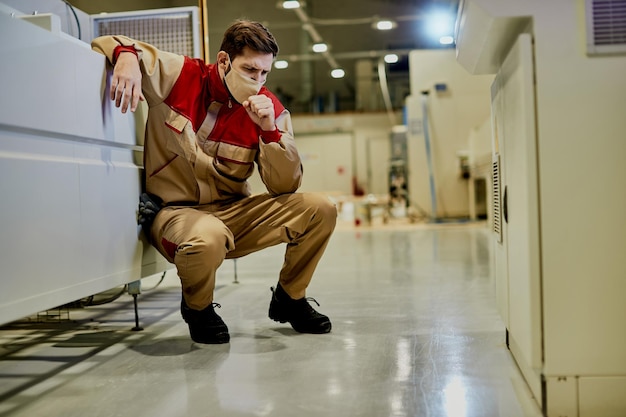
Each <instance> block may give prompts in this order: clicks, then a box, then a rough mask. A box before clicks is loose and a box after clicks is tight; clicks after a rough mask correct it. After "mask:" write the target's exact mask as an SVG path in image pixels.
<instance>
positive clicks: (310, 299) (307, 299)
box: [218, 287, 321, 307]
mask: <svg viewBox="0 0 626 417" xmlns="http://www.w3.org/2000/svg"><path fill="white" fill-rule="evenodd" d="M270 290H271V291H272V294H273V295H274V296H276V289H275V288H274V287H270ZM305 300H306V301H313V302H314V303H315V304H317V306H318V307H321V306H320V303H318V302H317V300H316V299H315V298H313V297H306V298H305ZM294 301H298V300H294ZM218 306H219V304H218Z"/></svg>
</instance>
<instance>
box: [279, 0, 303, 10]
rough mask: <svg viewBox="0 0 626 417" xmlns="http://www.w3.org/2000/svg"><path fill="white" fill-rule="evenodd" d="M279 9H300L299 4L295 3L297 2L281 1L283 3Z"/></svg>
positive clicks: (293, 0)
mask: <svg viewBox="0 0 626 417" xmlns="http://www.w3.org/2000/svg"><path fill="white" fill-rule="evenodd" d="M281 7H282V8H283V9H299V8H300V2H299V1H297V0H288V1H283V3H282V4H281Z"/></svg>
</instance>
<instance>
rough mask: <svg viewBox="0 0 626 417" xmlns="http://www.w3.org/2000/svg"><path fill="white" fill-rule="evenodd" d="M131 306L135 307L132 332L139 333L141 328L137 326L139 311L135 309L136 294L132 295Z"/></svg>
mask: <svg viewBox="0 0 626 417" xmlns="http://www.w3.org/2000/svg"><path fill="white" fill-rule="evenodd" d="M133 304H134V305H135V327H133V328H132V330H133V332H140V331H142V330H143V327H141V326H139V310H138V309H137V294H133Z"/></svg>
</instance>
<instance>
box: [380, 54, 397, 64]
mask: <svg viewBox="0 0 626 417" xmlns="http://www.w3.org/2000/svg"><path fill="white" fill-rule="evenodd" d="M383 59H384V60H385V62H386V63H388V64H395V63H396V62H398V60H399V59H400V58H398V55H396V54H387V55H385V57H384V58H383Z"/></svg>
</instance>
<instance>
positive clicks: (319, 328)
mask: <svg viewBox="0 0 626 417" xmlns="http://www.w3.org/2000/svg"><path fill="white" fill-rule="evenodd" d="M271 290H272V301H271V302H270V312H269V316H270V319H272V320H274V321H279V322H281V323H286V322H289V324H291V327H293V329H294V330H295V331H297V332H299V333H316V334H320V333H328V332H330V329H331V327H332V326H331V323H330V319H329V318H328V317H326V316H325V315H323V314H320V313H318V312H317V311H315V309H314V308H313V307H311V305H310V304H309V300H311V301H314V302H315V304H317V305H318V306H319V304H318V303H317V301H315V299H313V298H304V297H303V298H300V299H299V300H294V299H293V298H291V297H290V296H289V295H288V294H287V293H286V292H285V290H284V289H283V287H281V286H280V284H277V285H276V289H274V287H271Z"/></svg>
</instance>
